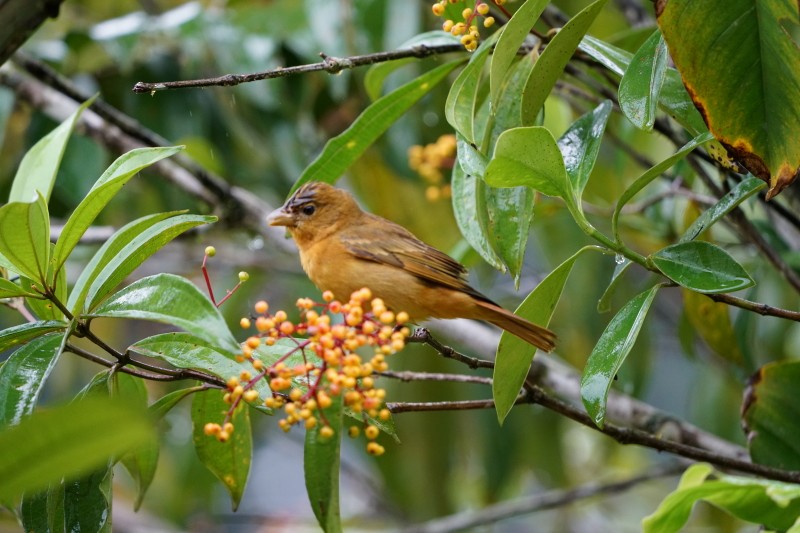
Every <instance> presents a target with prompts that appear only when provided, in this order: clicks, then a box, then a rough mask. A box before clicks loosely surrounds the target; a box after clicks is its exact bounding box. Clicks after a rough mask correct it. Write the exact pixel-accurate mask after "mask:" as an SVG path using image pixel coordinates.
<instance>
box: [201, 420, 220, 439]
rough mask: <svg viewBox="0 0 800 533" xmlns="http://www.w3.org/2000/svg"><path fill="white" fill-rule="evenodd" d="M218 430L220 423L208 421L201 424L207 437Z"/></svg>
mask: <svg viewBox="0 0 800 533" xmlns="http://www.w3.org/2000/svg"><path fill="white" fill-rule="evenodd" d="M220 431H222V428H221V427H220V425H219V424H214V423H213V422H209V423H208V424H206V425H205V426H203V433H205V434H206V435H208V436H209V437H210V436H211V435H216V434H217V433H219V432H220Z"/></svg>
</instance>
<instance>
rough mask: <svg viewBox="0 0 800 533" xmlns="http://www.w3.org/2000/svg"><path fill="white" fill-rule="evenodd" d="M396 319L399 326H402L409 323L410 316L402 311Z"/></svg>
mask: <svg viewBox="0 0 800 533" xmlns="http://www.w3.org/2000/svg"><path fill="white" fill-rule="evenodd" d="M394 319H395V321H396V322H397V323H398V324H400V325H402V324H405V323H406V322H408V321H409V316H408V313H406V312H405V311H400V312H399V313H397V316H395V317H394Z"/></svg>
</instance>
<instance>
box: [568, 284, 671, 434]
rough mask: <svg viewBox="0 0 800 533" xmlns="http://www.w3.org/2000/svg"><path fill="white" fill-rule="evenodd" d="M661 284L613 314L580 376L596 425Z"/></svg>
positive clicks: (584, 396) (584, 403) (603, 417)
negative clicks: (615, 379) (612, 385)
mask: <svg viewBox="0 0 800 533" xmlns="http://www.w3.org/2000/svg"><path fill="white" fill-rule="evenodd" d="M660 288H661V285H656V286H654V287H652V288H650V289H648V290H646V291H644V292H642V293H639V294H638V295H637V296H635V297H634V298H633V299H632V300H631V301H629V302H628V303H627V304H625V306H624V307H623V308H622V309H620V310H619V312H618V313H617V314H616V315H614V318H612V319H611V322H609V323H608V326H606V329H605V331H603V334H602V335H601V336H600V339H599V340H598V341H597V344H596V345H595V347H594V349H593V350H592V353H591V354H589V359H588V360H587V361H586V368H584V370H583V376H582V377H581V399H582V400H583V405H584V407H586V411H587V412H588V413H589V416H590V417H591V418H592V420H593V421H594V423H595V424H597V426H598V427H601V428H602V427H603V424H604V423H605V417H606V400H607V399H608V391H609V389H610V388H611V383H612V382H613V381H614V377H615V376H616V375H617V371H618V370H619V369H620V367H621V366H622V363H623V362H625V358H626V357H628V354H629V353H630V351H631V349H632V348H633V345H634V343H635V342H636V338H637V337H638V336H639V331H641V329H642V324H644V319H645V317H646V316H647V312H648V311H649V309H650V304H652V303H653V299H654V298H655V296H656V293H657V292H658V289H660Z"/></svg>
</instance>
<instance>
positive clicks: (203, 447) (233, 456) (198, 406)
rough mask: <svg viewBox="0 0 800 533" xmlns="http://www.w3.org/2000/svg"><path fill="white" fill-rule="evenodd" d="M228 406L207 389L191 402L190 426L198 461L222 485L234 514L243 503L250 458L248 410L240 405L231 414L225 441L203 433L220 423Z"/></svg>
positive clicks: (250, 436)
mask: <svg viewBox="0 0 800 533" xmlns="http://www.w3.org/2000/svg"><path fill="white" fill-rule="evenodd" d="M228 407H230V406H229V405H228V404H227V403H225V402H224V401H222V391H218V390H208V391H206V392H202V393H199V394H195V395H194V398H193V400H192V426H193V427H194V431H193V439H194V448H195V451H197V456H198V457H199V458H200V462H201V463H203V465H204V466H205V467H206V468H208V469H209V470H210V471H211V473H212V474H214V475H215V476H216V477H217V479H219V480H220V481H221V482H222V484H223V485H224V486H225V488H226V489H227V491H228V493H229V494H230V496H231V506H232V508H233V510H234V511H236V509H237V508H238V507H239V502H241V501H242V494H244V488H245V486H246V485H247V476H248V474H249V473H250V462H251V460H252V457H253V435H252V429H251V427H250V409H249V408H248V407H247V406H246V405H244V404H240V406H239V407H238V408H237V409H236V411H234V413H233V418H232V420H231V422H232V423H233V427H234V430H233V433H231V436H230V439H229V440H228V441H227V442H219V441H218V440H217V439H216V438H215V437H209V436H208V435H206V434H205V433H204V432H203V427H204V426H205V425H206V424H207V423H209V422H215V423H220V422H221V421H222V419H223V417H224V416H225V413H226V412H227V411H228Z"/></svg>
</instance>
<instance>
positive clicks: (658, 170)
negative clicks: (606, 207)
mask: <svg viewBox="0 0 800 533" xmlns="http://www.w3.org/2000/svg"><path fill="white" fill-rule="evenodd" d="M711 139H713V137H712V136H711V134H710V133H707V132H706V133H702V134H700V135H698V136H697V137H695V138H694V139H692V140H691V141H689V142H688V143H686V144H684V145H683V146H682V147H681V149H680V150H678V151H677V152H675V153H674V154H672V155H671V156H669V157H668V158H666V159H665V160H663V161H661V162H660V163H659V164H657V165H655V166H654V167H652V168H650V169H648V170H647V171H645V173H644V174H642V175H641V176H639V177H638V178H637V179H636V181H634V182H633V183H632V184H631V186H630V187H628V188H627V189H626V190H625V192H624V193H622V196H620V198H619V200H618V201H617V205H616V207H615V208H614V213H613V215H612V216H611V227H612V231H613V233H614V238H615V239H616V240H617V242H618V243H619V242H622V241H621V239H620V236H619V215H620V213H621V212H622V208H623V207H625V204H627V203H628V202H629V201H631V200H632V199H633V197H634V196H636V195H637V194H638V193H639V191H641V190H642V189H644V188H645V187H646V186H647V185H649V184H650V183H651V182H652V181H653V180H654V179H656V178H657V177H659V176H660V175H661V174H663V173H664V172H666V171H667V170H669V169H670V168H672V166H673V165H674V164H675V163H677V162H678V161H680V160H681V159H683V158H684V157H686V156H687V155H689V153H690V152H691V151H692V150H694V149H695V148H697V147H698V146H702V145H703V144H705V143H707V142H708V141H710V140H711Z"/></svg>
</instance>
